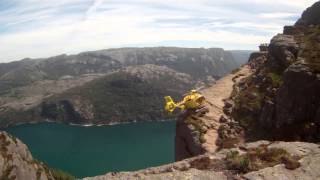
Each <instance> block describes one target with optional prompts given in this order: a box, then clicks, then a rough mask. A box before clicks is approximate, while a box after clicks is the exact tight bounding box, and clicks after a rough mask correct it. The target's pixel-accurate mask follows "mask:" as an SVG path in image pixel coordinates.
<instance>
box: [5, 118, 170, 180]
mask: <svg viewBox="0 0 320 180" xmlns="http://www.w3.org/2000/svg"><path fill="white" fill-rule="evenodd" d="M5 130H6V131H7V132H9V133H10V134H12V135H14V136H16V137H18V138H19V139H20V140H22V141H23V142H24V143H25V144H27V145H28V147H29V149H30V151H31V152H32V155H33V156H34V157H35V158H36V159H38V160H41V161H44V162H46V163H47V164H48V165H49V166H50V167H53V168H58V169H62V170H64V171H67V172H69V173H71V174H72V175H74V176H76V177H78V178H81V177H87V176H96V175H101V174H104V173H107V172H113V171H130V170H138V169H141V168H146V167H150V166H157V165H161V164H166V163H170V162H173V161H174V134H175V122H174V121H167V122H143V123H131V124H122V125H113V126H100V127H97V126H91V127H80V126H70V125H66V124H57V123H39V124H25V125H19V126H15V127H10V128H7V129H5Z"/></svg>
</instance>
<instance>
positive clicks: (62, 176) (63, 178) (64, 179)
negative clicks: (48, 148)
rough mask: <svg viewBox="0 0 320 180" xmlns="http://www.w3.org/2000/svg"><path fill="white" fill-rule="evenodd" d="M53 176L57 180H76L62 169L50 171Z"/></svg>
mask: <svg viewBox="0 0 320 180" xmlns="http://www.w3.org/2000/svg"><path fill="white" fill-rule="evenodd" d="M50 171H51V174H52V176H53V177H54V179H55V180H75V179H76V178H75V177H74V176H72V175H71V174H69V173H67V172H64V171H62V170H60V169H53V168H51V169H50Z"/></svg>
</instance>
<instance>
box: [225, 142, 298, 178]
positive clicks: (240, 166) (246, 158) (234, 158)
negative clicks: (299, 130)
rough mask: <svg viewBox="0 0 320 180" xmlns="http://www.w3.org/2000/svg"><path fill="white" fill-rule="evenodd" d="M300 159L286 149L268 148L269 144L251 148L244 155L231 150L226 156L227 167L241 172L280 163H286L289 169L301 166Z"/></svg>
mask: <svg viewBox="0 0 320 180" xmlns="http://www.w3.org/2000/svg"><path fill="white" fill-rule="evenodd" d="M298 160H299V157H292V156H291V155H290V154H289V153H288V152H287V151H286V150H284V149H279V148H268V147H267V145H260V146H259V147H257V148H250V149H248V150H247V153H246V154H243V155H240V154H239V152H238V151H230V152H229V153H228V154H227V156H226V163H227V168H228V169H229V170H236V171H238V172H239V173H247V172H250V171H257V170H259V169H263V168H266V167H272V166H275V165H277V164H280V163H284V164H285V167H286V168H288V169H295V168H298V167H300V163H299V162H298Z"/></svg>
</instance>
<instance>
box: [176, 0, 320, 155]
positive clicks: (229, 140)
mask: <svg viewBox="0 0 320 180" xmlns="http://www.w3.org/2000/svg"><path fill="white" fill-rule="evenodd" d="M319 3H320V2H317V3H315V4H314V5H313V6H312V7H310V8H308V9H307V10H306V11H305V12H304V13H303V15H302V17H301V19H300V20H299V21H298V22H297V23H296V25H294V26H286V27H285V28H284V33H283V34H278V35H276V36H274V37H273V38H272V39H271V41H270V44H263V45H261V47H260V49H261V51H259V52H254V53H252V54H251V56H250V58H249V61H248V64H247V66H243V67H241V68H240V69H239V71H237V72H236V71H235V72H234V73H232V74H230V75H228V76H230V77H231V78H229V77H228V76H227V77H225V78H222V79H220V80H219V81H217V82H216V84H215V85H213V86H212V87H210V88H207V89H206V90H204V91H203V92H202V93H203V94H204V96H205V97H207V99H208V100H209V101H213V102H214V103H213V104H214V106H213V107H210V106H208V109H209V113H207V114H205V115H203V116H201V115H198V114H195V113H193V114H191V115H187V116H183V117H182V118H181V119H182V120H181V121H178V122H177V135H176V157H177V158H176V159H177V160H181V159H184V158H187V157H192V156H195V155H199V154H202V153H205V152H214V151H216V150H219V149H220V148H230V147H234V146H237V144H241V143H243V142H246V141H256V140H261V139H269V140H290V141H293V140H294V141H296V140H300V141H311V142H319V140H320V136H319V134H320V123H319V122H320V116H319V112H320V74H319V73H320V68H319V67H320V66H319V65H320V54H319V52H320V41H319V37H320V29H319V28H320V25H319V24H316V23H317V22H318V19H319V18H320V16H317V13H318V12H320V8H319ZM302 22H303V23H302ZM246 69H248V71H246ZM219 89H222V90H221V91H219ZM217 100H218V102H217Z"/></svg>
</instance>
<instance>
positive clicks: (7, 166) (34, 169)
mask: <svg viewBox="0 0 320 180" xmlns="http://www.w3.org/2000/svg"><path fill="white" fill-rule="evenodd" d="M0 146H1V153H0V179H17V180H24V179H34V180H53V179H54V178H53V177H52V175H51V173H50V171H49V170H48V169H47V167H46V166H45V165H44V164H42V163H41V162H38V161H36V160H34V159H33V157H32V155H31V153H30V151H29V150H28V148H27V146H26V145H25V144H23V143H22V142H21V141H20V140H19V139H16V138H14V137H12V136H10V135H9V134H7V133H6V132H0Z"/></svg>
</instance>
